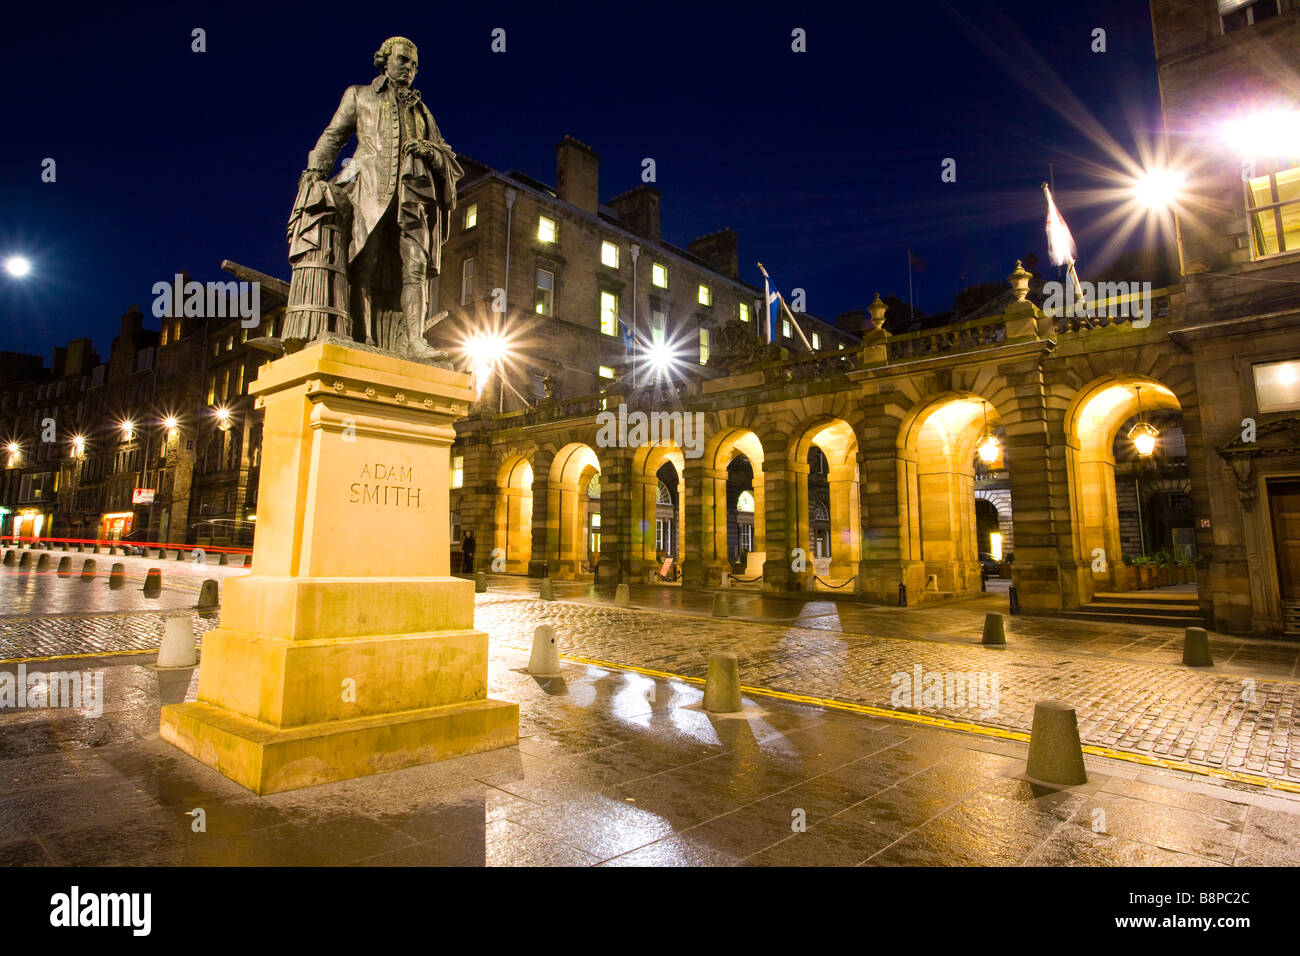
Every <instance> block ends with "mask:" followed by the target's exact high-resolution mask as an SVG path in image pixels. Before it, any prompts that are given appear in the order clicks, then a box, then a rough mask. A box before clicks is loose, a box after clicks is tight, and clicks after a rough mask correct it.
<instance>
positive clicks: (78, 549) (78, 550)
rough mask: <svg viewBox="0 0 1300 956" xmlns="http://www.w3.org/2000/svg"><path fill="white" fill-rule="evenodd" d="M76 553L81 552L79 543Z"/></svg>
mask: <svg viewBox="0 0 1300 956" xmlns="http://www.w3.org/2000/svg"><path fill="white" fill-rule="evenodd" d="M77 554H81V545H77Z"/></svg>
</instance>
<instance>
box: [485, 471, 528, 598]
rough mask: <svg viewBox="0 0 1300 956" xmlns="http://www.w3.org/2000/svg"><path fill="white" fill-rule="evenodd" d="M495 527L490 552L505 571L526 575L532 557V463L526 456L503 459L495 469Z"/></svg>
mask: <svg viewBox="0 0 1300 956" xmlns="http://www.w3.org/2000/svg"><path fill="white" fill-rule="evenodd" d="M495 524H496V534H495V538H494V541H493V549H494V550H495V549H497V548H499V549H500V551H499V552H497V554H499V555H501V556H503V557H504V558H505V571H506V572H507V573H510V574H527V573H528V564H529V562H530V561H531V560H532V557H533V464H532V461H531V460H530V459H529V457H528V456H526V455H523V454H518V455H514V456H512V457H510V458H507V459H506V460H505V461H504V462H502V463H501V467H500V468H498V469H497V495H496V522H495ZM497 554H494V555H493V559H494V560H495V558H496V556H497ZM494 570H495V568H494Z"/></svg>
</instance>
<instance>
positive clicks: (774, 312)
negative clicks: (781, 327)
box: [758, 262, 781, 345]
mask: <svg viewBox="0 0 1300 956" xmlns="http://www.w3.org/2000/svg"><path fill="white" fill-rule="evenodd" d="M758 268H759V271H760V272H762V273H763V301H764V302H766V303H767V341H768V344H769V345H770V344H771V343H772V342H775V341H776V320H777V319H778V318H780V316H781V293H780V292H778V291H777V290H776V287H775V285H773V283H772V277H771V276H769V275H768V274H767V270H766V269H764V268H763V263H761V262H760V263H759V264H758Z"/></svg>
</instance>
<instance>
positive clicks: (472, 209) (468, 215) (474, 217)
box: [465, 202, 478, 229]
mask: <svg viewBox="0 0 1300 956" xmlns="http://www.w3.org/2000/svg"><path fill="white" fill-rule="evenodd" d="M477 225H478V203H476V202H472V203H470V204H469V205H468V206H466V207H465V228H466V229H473V228H474V227H475V226H477Z"/></svg>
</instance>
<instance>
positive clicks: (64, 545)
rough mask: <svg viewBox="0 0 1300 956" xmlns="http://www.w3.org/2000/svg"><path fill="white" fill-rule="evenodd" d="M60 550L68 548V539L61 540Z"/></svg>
mask: <svg viewBox="0 0 1300 956" xmlns="http://www.w3.org/2000/svg"><path fill="white" fill-rule="evenodd" d="M59 550H60V551H67V550H68V543H67V542H66V541H60V542H59Z"/></svg>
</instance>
